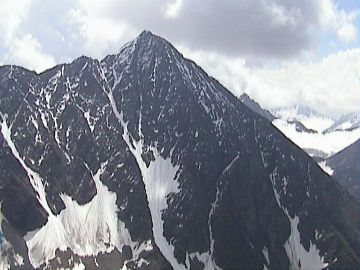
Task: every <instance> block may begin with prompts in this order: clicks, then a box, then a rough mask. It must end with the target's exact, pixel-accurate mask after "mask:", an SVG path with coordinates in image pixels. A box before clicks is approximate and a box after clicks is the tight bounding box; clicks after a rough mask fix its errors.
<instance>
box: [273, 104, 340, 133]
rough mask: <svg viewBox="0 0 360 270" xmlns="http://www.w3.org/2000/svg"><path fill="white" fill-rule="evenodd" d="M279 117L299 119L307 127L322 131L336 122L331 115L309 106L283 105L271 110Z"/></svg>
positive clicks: (289, 119) (292, 119) (290, 119)
mask: <svg viewBox="0 0 360 270" xmlns="http://www.w3.org/2000/svg"><path fill="white" fill-rule="evenodd" d="M271 112H272V113H273V115H275V116H276V117H277V118H280V119H283V120H286V121H297V122H300V123H302V124H303V125H304V126H305V127H306V128H307V129H311V130H315V131H317V132H322V131H323V130H325V129H326V128H328V127H329V126H331V125H332V124H333V123H334V120H333V119H332V118H331V117H328V116H326V115H323V114H321V113H319V112H317V111H315V110H313V109H311V108H309V107H306V106H302V105H295V106H293V107H282V108H276V109H273V110H271Z"/></svg>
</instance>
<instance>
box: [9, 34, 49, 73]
mask: <svg viewBox="0 0 360 270" xmlns="http://www.w3.org/2000/svg"><path fill="white" fill-rule="evenodd" d="M4 58H5V61H6V62H8V63H11V64H16V65H20V66H24V67H27V68H28V69H30V70H35V71H37V72H41V71H44V70H45V69H47V68H50V67H52V66H54V65H55V60H54V58H53V57H52V56H50V55H47V54H46V53H44V52H42V48H41V45H40V44H39V42H38V41H37V40H36V39H35V38H34V37H33V36H31V35H30V34H27V35H25V36H23V37H22V38H20V39H15V40H13V42H12V45H11V47H10V50H9V52H8V54H7V55H6V56H5V57H4Z"/></svg>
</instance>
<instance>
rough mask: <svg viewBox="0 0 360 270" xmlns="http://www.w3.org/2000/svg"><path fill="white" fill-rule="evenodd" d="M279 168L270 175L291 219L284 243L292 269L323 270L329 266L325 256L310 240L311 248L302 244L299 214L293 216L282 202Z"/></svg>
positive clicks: (276, 195) (278, 202)
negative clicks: (289, 230)
mask: <svg viewBox="0 0 360 270" xmlns="http://www.w3.org/2000/svg"><path fill="white" fill-rule="evenodd" d="M276 169H277V168H275V170H274V171H273V173H271V174H270V175H269V178H270V181H271V183H272V187H273V191H274V195H275V199H276V202H277V204H278V206H279V207H280V208H281V209H282V210H283V211H284V213H285V214H286V216H287V217H288V219H289V221H290V229H291V232H290V236H289V238H288V239H287V240H286V242H285V244H284V248H285V251H286V254H287V256H288V258H289V261H290V269H291V270H308V269H313V270H321V269H324V268H326V267H327V265H328V264H327V263H325V262H324V257H322V256H320V251H319V250H318V249H317V247H316V245H315V244H313V243H312V242H311V241H310V248H309V250H306V249H305V248H304V246H303V245H302V244H301V239H300V232H299V229H298V224H299V222H300V219H299V217H298V216H297V215H295V216H294V218H292V217H291V216H290V214H289V212H288V210H287V209H286V207H284V206H282V204H281V202H280V194H279V193H278V192H277V190H276V188H275V177H277V170H276Z"/></svg>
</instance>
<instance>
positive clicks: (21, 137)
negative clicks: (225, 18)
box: [0, 31, 360, 270]
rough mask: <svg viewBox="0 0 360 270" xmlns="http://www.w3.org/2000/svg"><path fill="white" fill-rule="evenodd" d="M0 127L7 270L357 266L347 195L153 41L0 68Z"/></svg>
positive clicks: (355, 229) (146, 37) (359, 239)
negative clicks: (32, 66) (41, 68)
mask: <svg viewBox="0 0 360 270" xmlns="http://www.w3.org/2000/svg"><path fill="white" fill-rule="evenodd" d="M0 123H1V133H0V146H1V148H0V200H1V213H2V214H1V219H0V220H1V240H0V243H1V267H3V268H5V269H32V268H36V269H64V268H65V269H261V270H263V269H276V270H279V269H305V270H308V269H324V268H326V267H327V268H328V269H360V263H359V255H360V253H359V244H360V234H359V233H360V232H359V226H358V223H357V222H358V214H359V208H358V206H357V204H356V203H355V202H354V200H353V199H352V198H351V197H350V196H349V195H348V193H347V192H346V191H344V190H342V189H341V188H340V187H339V185H338V184H337V183H336V182H335V181H334V180H333V179H332V178H330V177H329V176H328V175H326V174H325V173H323V172H322V170H321V169H320V168H319V167H318V165H317V164H316V163H315V162H314V161H313V160H312V159H311V158H310V157H309V156H307V155H306V154H305V153H304V152H303V151H302V150H301V149H299V148H298V147H297V146H295V145H294V144H293V143H291V142H290V141H289V140H288V139H286V138H285V137H284V136H283V135H282V134H281V133H280V132H279V131H278V130H277V129H276V128H274V127H273V126H272V124H271V123H270V122H269V121H268V120H267V119H265V118H263V117H261V116H259V115H257V114H255V113H254V112H252V111H251V110H249V109H248V108H246V107H245V106H244V105H243V104H242V103H241V102H240V101H239V100H238V99H237V98H236V97H234V96H233V95H232V94H231V93H230V92H228V91H227V90H226V89H225V88H224V87H223V86H222V85H221V84H220V83H219V82H217V81H216V80H215V79H213V78H211V77H209V76H208V75H207V74H206V73H205V72H204V71H203V70H202V69H201V68H200V67H199V66H197V65H196V64H195V63H194V62H192V61H190V60H187V59H185V58H184V57H183V56H182V55H181V54H180V53H179V52H178V51H177V50H176V49H175V48H174V47H173V46H172V45H171V44H170V43H168V42H167V41H166V40H164V39H162V38H160V37H157V36H155V35H153V34H152V33H150V32H147V31H145V32H143V33H142V34H141V35H140V36H139V37H138V38H136V39H135V40H134V41H132V42H130V43H128V44H126V45H125V46H124V47H122V48H121V49H120V52H119V53H118V54H115V55H109V56H107V57H106V58H104V59H103V60H101V61H98V60H94V59H91V58H87V57H80V58H78V59H76V60H75V61H74V62H72V63H70V64H63V65H58V66H56V67H54V68H52V69H50V70H47V71H45V72H43V73H41V74H36V73H34V72H31V71H28V70H25V69H23V68H20V67H15V66H3V67H1V68H0Z"/></svg>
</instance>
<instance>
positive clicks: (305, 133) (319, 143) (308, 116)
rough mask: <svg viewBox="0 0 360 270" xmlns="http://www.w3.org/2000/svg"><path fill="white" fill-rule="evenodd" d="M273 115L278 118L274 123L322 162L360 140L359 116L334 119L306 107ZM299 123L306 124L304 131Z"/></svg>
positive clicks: (282, 110) (275, 111)
mask: <svg viewBox="0 0 360 270" xmlns="http://www.w3.org/2000/svg"><path fill="white" fill-rule="evenodd" d="M272 112H273V113H274V115H275V116H276V117H277V119H275V120H274V121H273V124H274V125H275V126H276V127H277V128H278V129H279V130H281V132H283V133H284V134H285V135H286V136H287V137H288V138H289V139H291V140H292V141H293V142H294V143H296V144H297V145H298V146H300V147H301V148H302V149H304V150H305V151H306V152H307V153H308V154H310V155H311V156H313V157H314V158H316V159H317V160H319V161H322V160H323V159H324V158H326V157H329V156H331V155H333V154H335V153H337V152H339V151H340V150H342V149H344V148H345V147H347V146H349V145H350V144H352V143H354V142H355V141H356V140H357V139H359V138H360V125H358V124H356V123H357V121H358V120H357V116H358V113H354V114H349V115H347V116H343V117H340V118H339V119H338V120H334V119H332V118H330V117H327V116H324V115H321V114H320V113H318V112H316V111H314V110H311V109H308V108H306V107H303V106H295V107H292V108H281V109H276V110H273V111H272ZM299 123H300V124H301V125H303V127H302V128H299ZM304 127H305V128H304Z"/></svg>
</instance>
